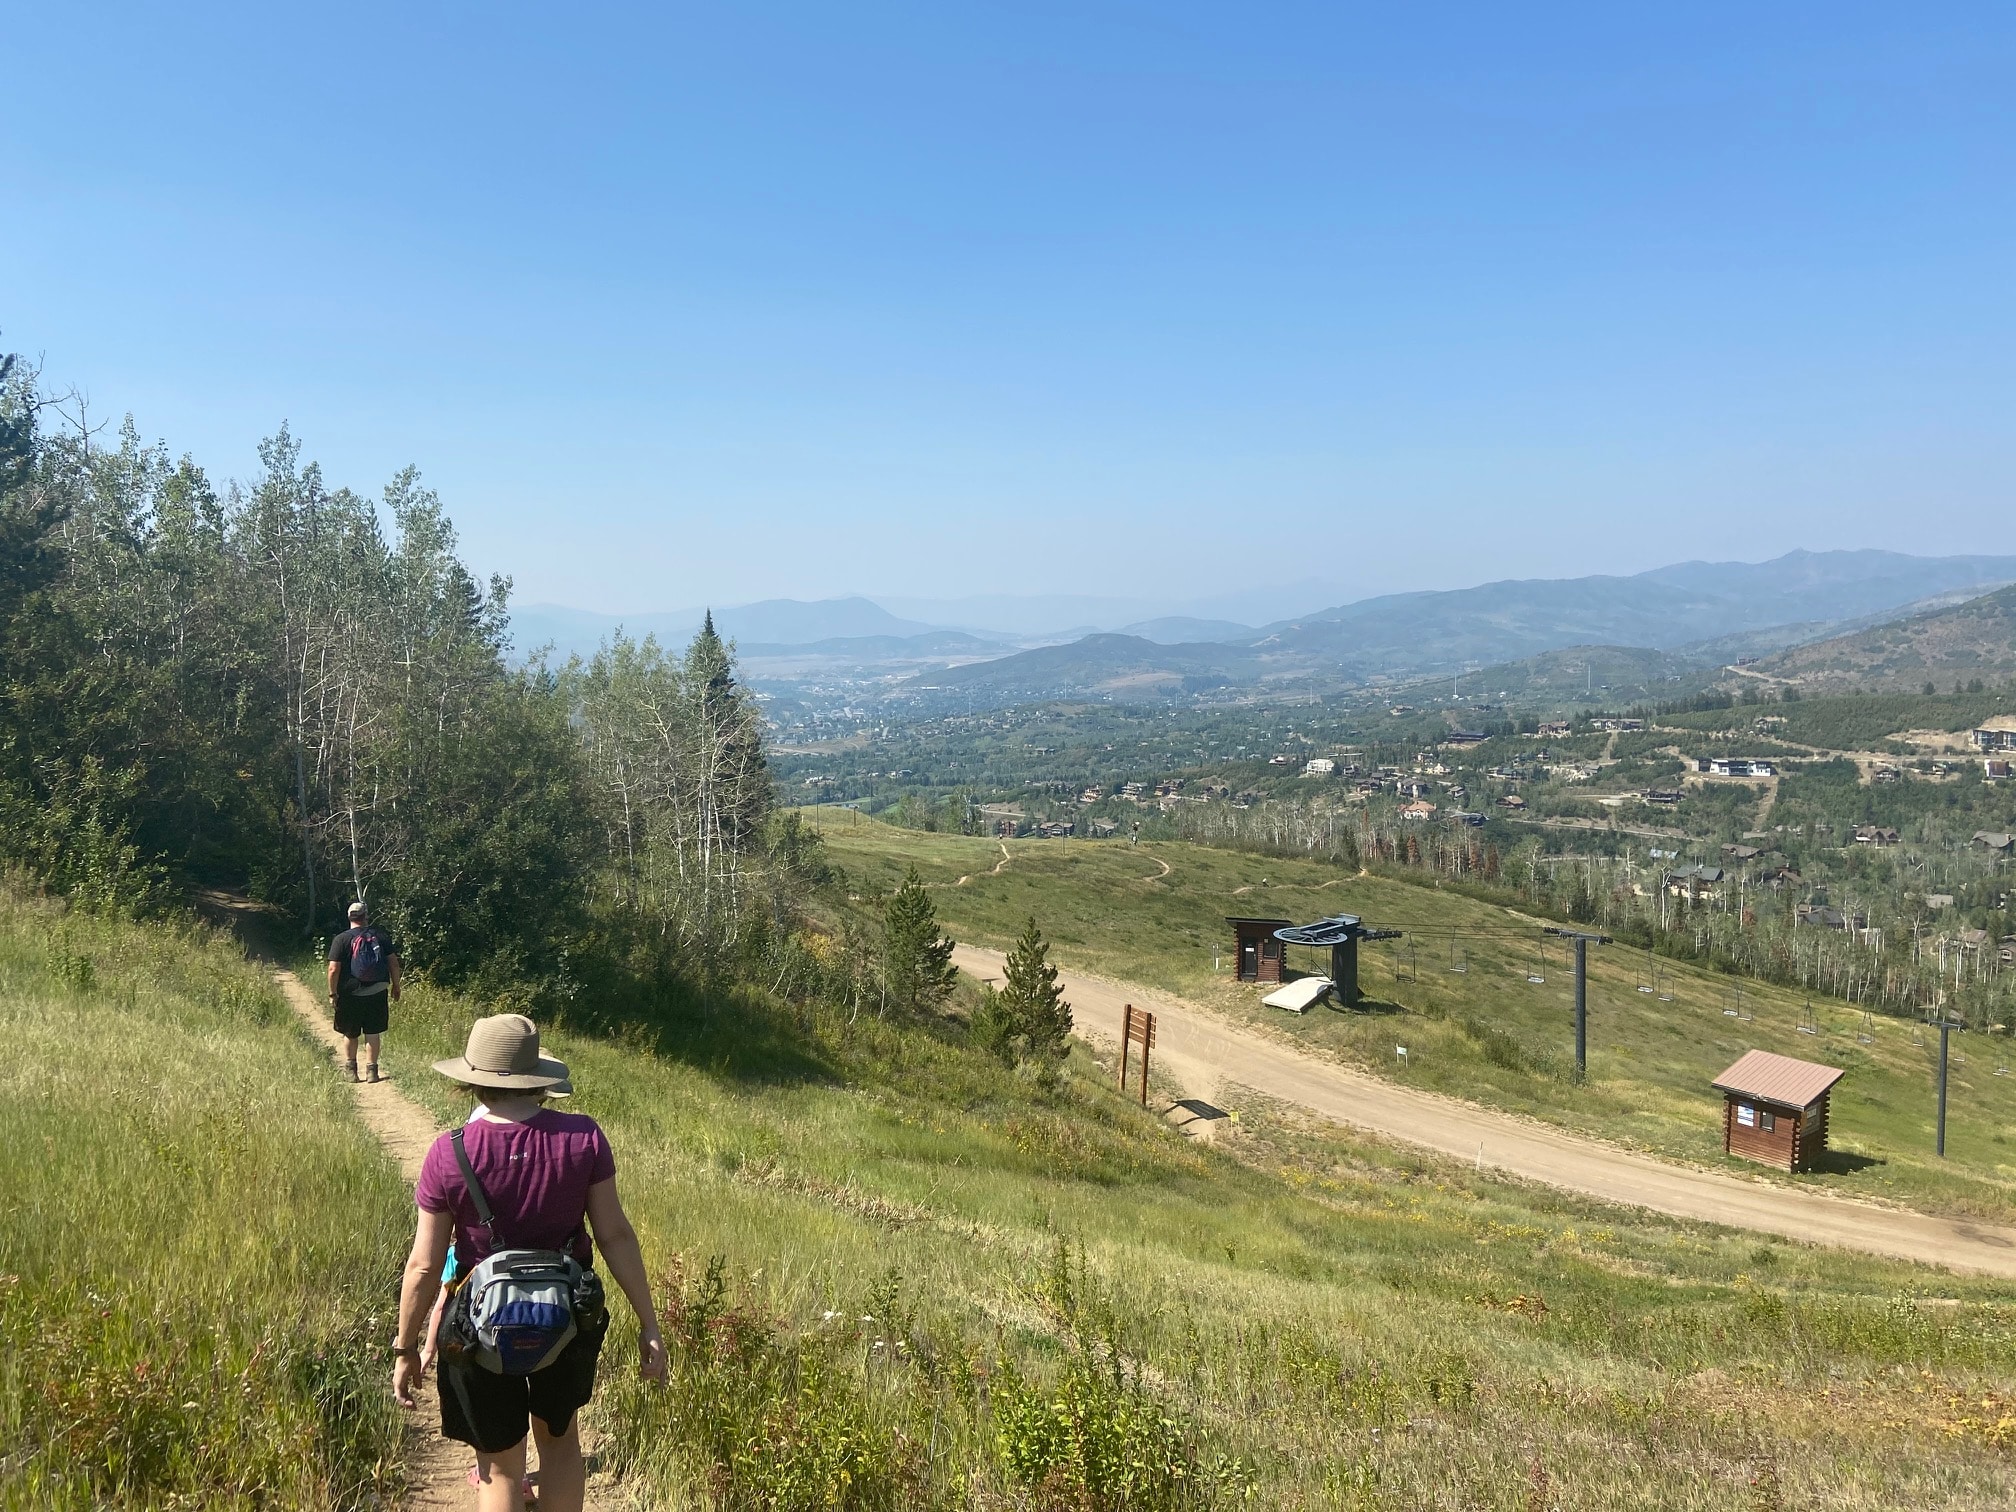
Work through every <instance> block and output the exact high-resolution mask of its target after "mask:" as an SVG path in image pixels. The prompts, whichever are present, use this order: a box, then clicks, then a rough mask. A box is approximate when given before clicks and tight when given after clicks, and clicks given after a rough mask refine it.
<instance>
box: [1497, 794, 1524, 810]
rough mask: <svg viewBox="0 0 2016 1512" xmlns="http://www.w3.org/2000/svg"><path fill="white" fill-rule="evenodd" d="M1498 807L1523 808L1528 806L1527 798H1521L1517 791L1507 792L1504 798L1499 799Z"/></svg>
mask: <svg viewBox="0 0 2016 1512" xmlns="http://www.w3.org/2000/svg"><path fill="white" fill-rule="evenodd" d="M1498 807H1500V808H1508V809H1523V808H1525V807H1526V800H1525V799H1524V798H1521V797H1520V796H1519V795H1518V794H1517V793H1507V794H1506V795H1505V796H1504V797H1503V798H1500V799H1499V800H1498Z"/></svg>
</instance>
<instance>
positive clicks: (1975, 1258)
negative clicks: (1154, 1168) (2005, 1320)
mask: <svg viewBox="0 0 2016 1512" xmlns="http://www.w3.org/2000/svg"><path fill="white" fill-rule="evenodd" d="M952 960H953V963H954V964H955V965H957V966H958V967H959V969H960V970H962V971H964V972H967V973H968V974H970V975H972V976H974V977H977V978H979V979H980V980H982V981H997V982H998V981H999V980H1000V979H1001V970H1002V963H1003V960H1004V957H1003V955H1002V953H1001V952H1000V951H998V950H988V949H986V948H985V947H982V946H977V945H960V946H958V947H957V948H956V949H955V950H954V951H953V952H952ZM1059 977H1060V979H1061V981H1062V982H1063V986H1064V991H1065V995H1066V996H1067V997H1068V998H1069V999H1070V1002H1071V1006H1072V1009H1073V1011H1074V1013H1075V1015H1076V1019H1077V1033H1078V1035H1079V1037H1080V1038H1081V1039H1084V1040H1086V1041H1088V1042H1094V1043H1098V1044H1101V1045H1103V1046H1106V1047H1109V1048H1117V1046H1118V1044H1119V1032H1118V1029H1117V1027H1116V1026H1117V1025H1118V1024H1119V1022H1120V1019H1121V1014H1122V1011H1123V1009H1124V1007H1125V1005H1126V1004H1128V1003H1132V1004H1134V1005H1135V1006H1136V1007H1138V1008H1146V1009H1149V1010H1150V1011H1152V1012H1153V1013H1154V1014H1155V1018H1156V1025H1155V1040H1156V1043H1155V1062H1154V1063H1155V1065H1156V1066H1158V1067H1160V1068H1161V1069H1162V1070H1163V1071H1165V1072H1166V1073H1168V1074H1169V1076H1170V1077H1172V1078H1173V1079H1174V1080H1176V1081H1178V1082H1180V1083H1182V1084H1183V1087H1184V1090H1185V1091H1186V1092H1188V1093H1190V1094H1191V1095H1193V1096H1197V1097H1202V1098H1206V1099H1211V1098H1214V1097H1215V1096H1216V1095H1217V1093H1218V1088H1219V1086H1220V1084H1221V1083H1224V1082H1236V1083H1238V1084H1240V1085H1242V1086H1247V1087H1251V1088H1252V1089H1253V1090H1254V1091H1256V1092H1259V1093H1262V1094H1264V1095H1266V1096H1268V1097H1275V1098H1279V1099H1281V1100H1282V1101H1283V1102H1290V1103H1295V1104H1298V1105H1299V1106H1301V1107H1304V1108H1307V1109H1309V1110H1310V1111H1311V1112H1314V1113H1319V1114H1322V1115H1323V1116H1324V1117H1326V1118H1333V1119H1335V1120H1337V1121H1338V1122H1339V1123H1345V1124H1351V1125H1353V1126H1355V1127H1357V1128H1361V1129H1369V1130H1371V1131H1372V1132H1373V1133H1376V1134H1384V1135H1387V1136H1389V1137H1390V1138H1393V1139H1399V1140H1404V1141H1406V1142H1407V1143H1409V1144H1416V1145H1421V1146H1424V1147H1425V1148H1428V1149H1431V1150H1437V1151H1440V1152H1441V1153H1442V1154H1444V1155H1450V1156H1454V1157H1455V1158H1457V1159H1459V1160H1463V1161H1471V1162H1478V1163H1481V1164H1483V1165H1487V1166H1490V1167H1492V1168H1493V1169H1496V1170H1500V1171H1504V1172H1507V1173H1509V1174H1511V1175H1514V1176H1523V1177H1525V1178H1527V1179H1529V1180H1532V1181H1538V1182H1543V1183H1545V1184H1546V1185H1548V1186H1553V1187H1560V1188H1562V1189H1563V1190H1564V1191H1570V1192H1580V1193H1582V1194H1584V1195H1585V1196H1589V1197H1599V1198H1601V1199H1603V1200H1604V1201H1606V1202H1617V1203H1622V1204H1624V1205H1625V1206H1627V1207H1641V1208H1650V1209H1652V1210H1653V1211H1655V1212H1660V1213H1668V1214H1671V1215H1672V1216H1674V1217H1676V1218H1693V1219H1699V1220H1702V1221H1704V1222H1708V1223H1721V1224H1727V1225H1729V1226H1730V1227H1732V1228H1743V1229H1755V1230H1757V1231H1758V1232H1760V1233H1766V1234H1779V1235H1782V1236H1784V1237H1785V1238H1788V1239H1799V1240H1804V1241H1806V1242H1808V1243H1812V1244H1827V1245H1833V1246H1835V1247H1837V1248H1840V1249H1852V1250H1862V1251H1864V1252H1866V1253H1869V1254H1874V1255H1887V1256H1890V1257H1892V1258H1895V1259H1900V1260H1915V1261H1919V1262H1921V1263H1924V1264H1927V1265H1944V1266H1950V1267H1952V1268H1953V1269H1955V1270H1967V1271H1982V1272H1985V1273H1987V1274H1989V1275H1994V1276H2007V1277H2010V1278H2016V1230H2012V1229H2006V1228H1997V1227H1994V1226H1992V1225H1988V1224H1976V1223H1967V1222H1962V1221H1958V1220H1954V1219H1948V1218H1933V1217H1929V1216H1927V1215H1925V1214H1922V1213H1911V1212H1905V1211H1902V1210H1900V1209H1897V1208H1885V1207H1876V1206H1874V1205H1872V1204H1870V1203H1865V1202H1856V1201H1854V1200H1853V1199H1851V1198H1846V1197H1835V1196H1832V1195H1829V1194H1827V1193H1822V1192H1809V1191H1799V1190H1795V1189H1793V1188H1789V1187H1785V1186H1780V1185H1776V1184H1774V1183H1770V1182H1766V1181H1762V1180H1755V1181H1748V1180H1744V1179H1743V1178H1742V1177H1739V1176H1735V1175H1730V1174H1726V1173H1723V1172H1719V1171H1702V1170H1696V1169H1693V1168H1692V1167H1688V1166H1680V1165H1672V1164H1668V1163H1667V1162H1665V1161H1661V1160H1654V1159H1653V1158H1651V1157H1650V1156H1646V1155H1638V1154H1634V1153H1632V1152H1631V1151H1629V1150H1622V1149H1618V1148H1617V1147H1616V1146H1614V1145H1607V1144H1604V1143H1602V1142H1601V1141H1599V1140H1593V1139H1586V1138H1583V1137H1581V1136H1579V1135H1575V1134H1570V1133H1567V1132H1565V1131H1563V1130H1559V1129H1551V1128H1549V1127H1547V1126H1546V1125H1544V1124H1539V1123H1533V1122H1529V1121H1527V1120H1525V1119H1521V1118H1514V1117H1512V1116H1511V1115H1509V1114H1505V1113H1498V1112H1494V1111H1492V1110H1491V1109H1488V1108H1480V1107H1478V1106H1477V1105H1475V1104H1474V1103H1466V1102H1461V1101H1458V1100H1457V1099H1455V1098H1451V1097H1442V1096H1439V1095H1437V1094H1436V1093H1432V1092H1418V1091H1415V1090H1414V1089H1412V1088H1410V1087H1403V1086H1398V1085H1396V1084H1394V1083H1393V1082H1389V1081H1385V1080H1383V1079H1381V1078H1379V1077H1376V1076H1371V1075H1368V1074H1366V1073H1365V1072H1362V1071H1353V1070H1351V1069H1350V1068H1349V1067H1346V1066H1341V1065H1338V1064H1336V1063H1335V1062H1334V1061H1327V1060H1320V1059H1317V1058H1316V1057H1314V1056H1310V1055H1305V1054H1302V1053H1300V1052H1298V1051H1296V1050H1293V1049H1291V1048H1289V1047H1287V1046H1285V1045H1279V1044H1276V1043H1275V1042H1274V1041H1272V1040H1269V1039H1265V1038H1262V1037H1261V1036H1259V1035H1256V1034H1253V1033H1250V1032H1249V1031H1247V1030H1245V1029H1242V1028H1240V1027H1238V1026H1237V1025H1235V1024H1232V1023H1229V1022H1227V1021H1226V1019H1225V1018H1224V1017H1223V1016H1222V1015H1220V1014H1216V1013H1213V1012H1211V1011H1210V1010H1209V1009H1206V1008H1201V1007H1199V1006H1198V1005H1197V1004H1195V1003H1189V1002H1185V1001H1183V1000H1181V999H1179V998H1174V997H1171V996H1170V995H1168V994H1167V993H1163V992H1157V991H1155V990H1153V989H1151V988H1146V987H1139V986H1130V985H1129V984H1127V983H1124V982H1114V981H1109V980H1106V979H1104V978H1101V977H1095V976H1089V975H1087V974H1086V973H1084V972H1079V971H1071V970H1068V969H1066V970H1062V971H1060V973H1059ZM1480 1151H1481V1153H1480Z"/></svg>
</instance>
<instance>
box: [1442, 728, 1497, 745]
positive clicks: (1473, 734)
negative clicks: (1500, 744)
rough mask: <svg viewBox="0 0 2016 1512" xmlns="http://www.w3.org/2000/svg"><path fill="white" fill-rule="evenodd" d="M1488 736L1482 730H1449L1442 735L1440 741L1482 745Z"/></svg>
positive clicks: (1451, 743) (1448, 743) (1453, 743)
mask: <svg viewBox="0 0 2016 1512" xmlns="http://www.w3.org/2000/svg"><path fill="white" fill-rule="evenodd" d="M1490 738H1491V737H1490V736H1488V735H1486V734H1485V733H1484V732H1483V731H1482V730H1451V731H1450V732H1449V733H1448V734H1447V735H1444V736H1443V737H1442V742H1443V744H1444V745H1452V746H1474V745H1482V744H1484V742H1485V741H1487V740H1489V739H1490Z"/></svg>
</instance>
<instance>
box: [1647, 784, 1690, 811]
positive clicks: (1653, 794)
mask: <svg viewBox="0 0 2016 1512" xmlns="http://www.w3.org/2000/svg"><path fill="white" fill-rule="evenodd" d="M1686 796H1687V795H1686V794H1685V793H1683V792H1681V791H1680V790H1679V789H1678V788H1647V789H1645V791H1644V792H1642V793H1640V794H1639V795H1638V801H1639V802H1640V803H1651V804H1656V805H1658V806H1659V807H1662V808H1671V807H1672V806H1673V805H1674V804H1676V803H1678V802H1679V801H1680V800H1681V799H1682V798H1684V797H1686Z"/></svg>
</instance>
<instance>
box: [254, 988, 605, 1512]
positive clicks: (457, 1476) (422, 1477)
mask: <svg viewBox="0 0 2016 1512" xmlns="http://www.w3.org/2000/svg"><path fill="white" fill-rule="evenodd" d="M273 980H274V981H276V982H278V983H279V984H280V990H281V992H283V993H284V994H286V997H287V1005H288V1006H289V1007H290V1008H292V1009H293V1010H294V1012H295V1015H296V1016H297V1017H299V1018H300V1020H301V1022H302V1023H303V1024H304V1025H306V1026H307V1028H308V1032H309V1033H310V1034H312V1035H313V1036H314V1037H315V1039H316V1040H317V1042H319V1043H320V1044H322V1045H325V1046H327V1047H328V1050H329V1053H330V1056H331V1058H332V1059H333V1060H334V1061H336V1062H338V1063H340V1062H341V1061H342V1058H343V1037H342V1036H341V1035H339V1034H338V1033H337V1032H336V1031H335V1029H334V1028H332V1027H331V1026H330V1023H329V1005H328V1001H327V1000H326V999H324V998H319V997H317V996H316V995H315V994H314V993H312V992H310V991H309V990H308V988H307V987H306V986H305V985H303V983H302V981H301V979H300V978H299V977H297V976H296V975H294V973H293V972H291V971H288V970H286V969H284V968H282V967H278V966H275V967H274V968H273ZM388 1059H389V1057H388ZM350 1091H351V1092H352V1093H353V1094H354V1095H355V1097H356V1100H357V1115H358V1117H360V1118H361V1119H363V1120H364V1127H365V1128H367V1129H369V1130H370V1131H371V1133H372V1134H373V1135H374V1136H375V1137H376V1138H377V1140H378V1143H379V1144H381V1145H383V1146H384V1147H385V1153H386V1154H388V1155H390V1156H391V1157H392V1158H393V1159H394V1160H396V1161H398V1162H399V1174H400V1175H401V1176H402V1177H403V1178H404V1179H405V1180H406V1181H407V1182H408V1183H412V1182H415V1181H418V1180H419V1179H420V1162H421V1160H422V1159H423V1158H425V1156H426V1154H427V1148H428V1146H430V1145H431V1144H433V1143H434V1138H435V1136H436V1135H437V1134H439V1133H440V1132H441V1131H440V1129H439V1128H437V1127H436V1126H435V1123H434V1116H433V1115H432V1114H431V1113H429V1112H428V1111H427V1110H426V1109H424V1108H422V1107H421V1106H420V1105H419V1104H418V1103H416V1102H414V1101H413V1100H412V1099H411V1098H410V1097H407V1096H406V1095H405V1094H404V1093H402V1092H399V1091H396V1090H395V1089H394V1086H393V1083H391V1082H390V1081H381V1082H378V1083H376V1084H375V1085H374V1084H372V1083H369V1082H359V1083H357V1084H356V1085H355V1086H353V1087H351V1088H350ZM387 1374H388V1378H389V1374H390V1372H389V1369H388V1372H387ZM388 1390H389V1387H388ZM414 1399H415V1401H416V1402H417V1403H418V1404H419V1405H418V1406H417V1407H416V1408H415V1409H414V1423H415V1425H416V1427H417V1429H418V1431H417V1432H416V1433H415V1434H414V1436H413V1442H412V1455H411V1458H410V1459H409V1460H408V1470H409V1471H410V1473H411V1480H410V1481H409V1482H408V1484H407V1487H406V1492H405V1495H404V1496H403V1497H402V1498H401V1499H400V1502H399V1505H400V1508H401V1509H402V1512H435V1509H441V1512H446V1509H449V1508H456V1509H465V1508H469V1507H473V1506H475V1504H476V1493H475V1491H474V1490H473V1489H472V1488H471V1487H470V1485H469V1482H468V1475H469V1468H470V1466H471V1465H473V1464H474V1463H475V1460H474V1459H473V1458H472V1456H471V1455H470V1453H469V1451H467V1450H466V1449H464V1448H463V1447H462V1446H461V1445H460V1444H456V1443H451V1442H450V1441H449V1440H447V1439H444V1438H443V1437H441V1434H440V1432H439V1431H438V1428H439V1424H440V1422H441V1406H440V1401H439V1398H438V1397H437V1396H436V1395H435V1391H434V1376H433V1374H432V1373H431V1372H430V1373H429V1374H428V1376H427V1378H426V1379H425V1380H424V1381H422V1382H421V1383H420V1389H419V1391H417V1392H416V1393H414ZM591 1437H592V1435H591V1434H590V1433H589V1432H588V1431H587V1428H586V1423H585V1421H584V1423H583V1441H584V1443H586V1442H587V1441H588V1440H589V1439H590V1438H591ZM593 1463H594V1462H593V1459H592V1457H591V1459H590V1466H591V1468H592V1466H593ZM598 1482H601V1484H598ZM611 1491H612V1487H611V1484H610V1483H609V1482H607V1481H606V1479H605V1477H603V1476H601V1475H595V1476H593V1477H592V1478H591V1479H590V1481H589V1484H588V1509H589V1512H616V1509H617V1508H618V1507H619V1506H620V1505H621V1503H620V1502H619V1501H618V1500H616V1498H615V1497H614V1496H613V1495H612V1494H611ZM535 1505H536V1503H535Z"/></svg>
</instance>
